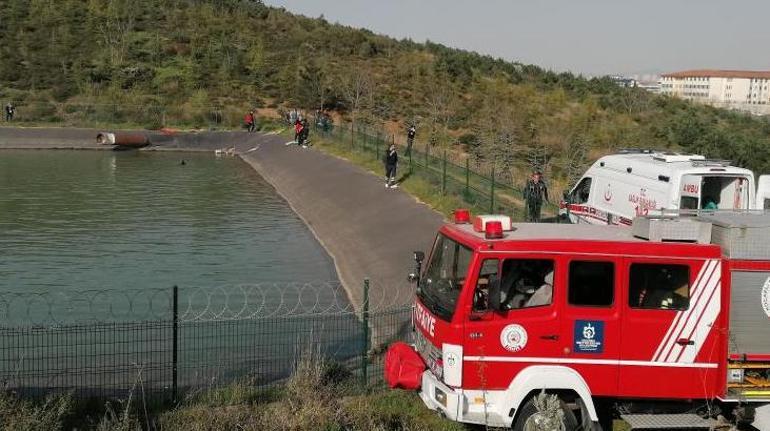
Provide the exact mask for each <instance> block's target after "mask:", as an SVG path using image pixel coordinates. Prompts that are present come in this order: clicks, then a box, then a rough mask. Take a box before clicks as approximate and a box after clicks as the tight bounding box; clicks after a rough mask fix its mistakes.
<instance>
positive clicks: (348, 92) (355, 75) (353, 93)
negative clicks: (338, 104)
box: [341, 67, 372, 127]
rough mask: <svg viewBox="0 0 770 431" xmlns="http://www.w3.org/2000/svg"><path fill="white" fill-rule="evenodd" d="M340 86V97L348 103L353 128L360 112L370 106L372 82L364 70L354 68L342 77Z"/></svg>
mask: <svg viewBox="0 0 770 431" xmlns="http://www.w3.org/2000/svg"><path fill="white" fill-rule="evenodd" d="M341 84H342V85H341V90H342V96H343V97H344V98H345V100H346V101H347V102H348V108H349V110H350V118H351V121H352V122H353V127H355V124H356V120H357V119H358V114H359V113H360V111H361V110H362V109H364V108H366V107H367V106H369V105H370V104H371V99H372V80H371V77H370V76H369V74H368V73H367V72H366V71H365V70H363V69H362V68H361V67H355V68H353V69H352V70H351V71H350V73H348V74H347V75H345V76H343V78H342V83H341Z"/></svg>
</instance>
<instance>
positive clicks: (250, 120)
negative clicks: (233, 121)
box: [243, 111, 255, 133]
mask: <svg viewBox="0 0 770 431" xmlns="http://www.w3.org/2000/svg"><path fill="white" fill-rule="evenodd" d="M243 122H244V123H246V130H248V132H249V133H251V132H253V131H254V130H255V126H254V111H251V112H249V113H248V114H246V116H245V117H243Z"/></svg>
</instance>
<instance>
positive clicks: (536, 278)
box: [500, 259, 554, 310]
mask: <svg viewBox="0 0 770 431" xmlns="http://www.w3.org/2000/svg"><path fill="white" fill-rule="evenodd" d="M553 269H554V264H553V261H552V260H545V259H506V260H505V262H503V269H502V272H501V275H500V294H501V296H502V297H501V301H500V303H501V305H502V308H503V309H504V310H515V309H520V308H530V307H540V306H543V305H550V304H551V302H552V301H553V280H554V273H553Z"/></svg>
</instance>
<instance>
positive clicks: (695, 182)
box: [679, 175, 716, 210]
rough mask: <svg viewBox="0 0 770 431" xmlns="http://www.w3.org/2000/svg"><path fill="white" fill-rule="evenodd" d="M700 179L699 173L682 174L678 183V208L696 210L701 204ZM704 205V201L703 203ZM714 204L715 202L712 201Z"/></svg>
mask: <svg viewBox="0 0 770 431" xmlns="http://www.w3.org/2000/svg"><path fill="white" fill-rule="evenodd" d="M701 179H702V177H701V176H700V175H682V182H681V184H680V185H679V209H680V210H698V209H700V208H703V207H702V206H701ZM703 204H704V205H705V204H706V202H704V203H703ZM714 204H715V205H716V202H714Z"/></svg>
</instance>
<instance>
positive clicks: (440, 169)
mask: <svg viewBox="0 0 770 431" xmlns="http://www.w3.org/2000/svg"><path fill="white" fill-rule="evenodd" d="M316 133H319V134H320V135H321V136H323V137H324V138H326V139H327V140H328V141H329V142H332V143H335V144H337V145H341V146H346V147H348V148H349V150H350V151H355V152H357V153H359V154H363V155H366V156H368V157H372V159H373V160H376V161H381V160H382V158H383V157H384V155H385V152H386V151H387V149H388V146H389V145H390V144H391V143H394V144H396V145H399V146H401V148H400V150H399V153H400V154H399V157H400V160H401V162H400V163H399V165H400V167H399V169H400V171H401V175H402V176H416V177H419V178H421V179H423V180H425V181H426V182H427V183H428V184H430V185H431V187H432V188H433V189H434V190H435V191H436V193H437V194H441V195H452V196H456V197H458V198H459V199H461V200H462V201H463V202H464V203H466V204H467V205H468V206H469V207H471V208H473V209H474V210H476V211H478V212H488V213H491V214H508V215H511V216H512V217H514V219H519V220H521V219H524V211H525V202H524V199H523V196H522V188H523V186H524V182H525V180H526V176H527V175H528V172H527V173H526V174H525V175H524V178H516V177H514V175H513V174H512V173H511V171H510V170H504V171H499V170H498V171H496V170H495V167H494V165H487V164H482V163H479V162H477V161H473V160H471V158H470V157H462V156H459V155H456V154H454V153H452V152H449V151H447V150H445V149H441V148H440V147H438V146H431V145H430V144H428V143H421V142H414V144H413V145H412V147H411V149H410V150H411V151H409V150H407V148H406V146H405V145H404V144H403V143H400V142H398V141H397V140H396V139H395V136H394V135H392V134H387V133H385V132H382V131H380V130H378V129H375V128H371V127H367V126H365V125H362V126H353V125H352V124H341V125H337V126H335V127H317V128H316ZM517 180H521V181H520V182H521V184H517ZM543 212H544V216H545V218H546V219H547V220H546V221H557V220H558V218H557V217H556V216H557V214H558V205H556V204H554V203H553V202H545V203H544V205H543Z"/></svg>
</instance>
